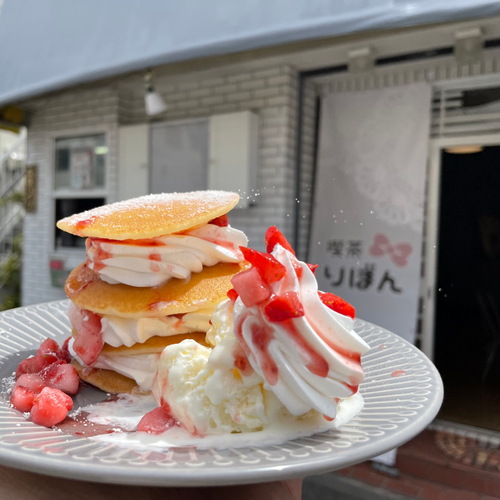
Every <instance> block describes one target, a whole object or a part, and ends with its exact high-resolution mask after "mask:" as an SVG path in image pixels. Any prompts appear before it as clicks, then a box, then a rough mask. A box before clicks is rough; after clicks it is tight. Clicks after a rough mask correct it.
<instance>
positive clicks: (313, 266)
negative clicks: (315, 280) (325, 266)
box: [307, 264, 319, 274]
mask: <svg viewBox="0 0 500 500" xmlns="http://www.w3.org/2000/svg"><path fill="white" fill-rule="evenodd" d="M307 267H308V268H309V269H310V270H311V272H312V273H313V274H316V269H318V267H319V264H307Z"/></svg>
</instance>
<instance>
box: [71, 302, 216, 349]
mask: <svg viewBox="0 0 500 500" xmlns="http://www.w3.org/2000/svg"><path fill="white" fill-rule="evenodd" d="M82 311H83V310H82V309H81V308H80V307H78V306H77V305H76V304H74V303H73V302H70V305H69V308H68V316H69V319H70V322H71V324H72V326H73V328H74V329H75V330H76V331H77V332H79V331H80V330H81V328H82V322H83V321H84V314H83V312H82ZM213 311H214V307H207V308H203V309H198V310H197V311H195V312H190V313H186V314H182V315H175V316H163V317H159V318H120V317H118V316H111V315H102V316H101V334H102V339H103V342H104V343H105V344H109V345H110V346H113V347H121V346H123V345H124V346H127V347H132V346H133V345H134V344H137V343H139V344H142V343H144V342H146V340H148V339H150V338H151V337H170V336H172V335H179V334H183V333H191V332H207V331H208V330H209V329H210V318H211V316H212V313H213Z"/></svg>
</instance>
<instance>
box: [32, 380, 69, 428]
mask: <svg viewBox="0 0 500 500" xmlns="http://www.w3.org/2000/svg"><path fill="white" fill-rule="evenodd" d="M71 408H73V400H72V399H71V398H70V397H69V396H68V395H66V394H64V392H62V391H60V390H58V389H51V388H50V387H45V388H44V389H43V390H42V392H41V393H40V394H38V396H35V399H34V400H33V407H32V408H31V420H32V421H33V422H34V423H35V424H38V425H43V426H45V427H52V426H53V425H56V424H58V423H59V422H62V421H63V420H64V419H65V418H66V415H67V414H68V411H69V410H71Z"/></svg>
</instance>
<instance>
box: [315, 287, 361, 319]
mask: <svg viewBox="0 0 500 500" xmlns="http://www.w3.org/2000/svg"><path fill="white" fill-rule="evenodd" d="M318 295H319V298H320V299H321V302H323V304H325V306H326V307H328V308H330V309H331V310H332V311H335V312H338V313H339V314H343V315H344V316H350V317H351V318H352V319H354V316H355V315H356V310H355V309H354V307H353V306H351V304H349V302H346V301H345V300H344V299H342V298H340V297H338V296H337V295H334V294H333V293H325V292H318Z"/></svg>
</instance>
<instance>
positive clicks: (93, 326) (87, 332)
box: [73, 310, 104, 365]
mask: <svg viewBox="0 0 500 500" xmlns="http://www.w3.org/2000/svg"><path fill="white" fill-rule="evenodd" d="M82 313H83V321H82V328H81V329H80V331H79V332H78V335H77V337H76V339H75V342H74V344H73V349H74V350H75V352H76V353H77V354H78V357H79V358H80V359H81V360H82V361H83V362H84V363H85V364H86V365H91V364H92V363H94V362H95V361H96V360H97V358H98V357H99V354H101V351H102V348H103V346H104V341H103V340H102V333H101V317H100V316H99V315H98V314H95V313H93V312H91V311H86V310H84V311H82Z"/></svg>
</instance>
